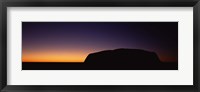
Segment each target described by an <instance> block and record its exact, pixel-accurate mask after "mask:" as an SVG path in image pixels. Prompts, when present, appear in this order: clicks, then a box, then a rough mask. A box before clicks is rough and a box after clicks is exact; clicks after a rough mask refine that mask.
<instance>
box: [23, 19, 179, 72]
mask: <svg viewBox="0 0 200 92" xmlns="http://www.w3.org/2000/svg"><path fill="white" fill-rule="evenodd" d="M22 70H178V22H22Z"/></svg>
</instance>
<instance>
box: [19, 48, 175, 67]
mask: <svg viewBox="0 0 200 92" xmlns="http://www.w3.org/2000/svg"><path fill="white" fill-rule="evenodd" d="M22 69H24V70H32V69H33V70H177V69H178V63H177V62H173V63H172V62H171V63H169V62H168V63H164V62H161V61H160V60H159V58H158V55H157V54H156V53H155V52H149V51H145V50H140V49H124V48H122V49H115V50H105V51H100V52H96V53H91V54H89V55H88V56H87V57H86V59H85V62H84V63H23V65H22Z"/></svg>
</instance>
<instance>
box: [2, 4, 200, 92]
mask: <svg viewBox="0 0 200 92" xmlns="http://www.w3.org/2000/svg"><path fill="white" fill-rule="evenodd" d="M69 6H70V7H105V6H106V7H193V23H194V24H193V29H194V31H193V36H194V45H193V46H194V49H193V51H194V60H193V61H194V65H193V66H194V68H193V69H194V78H193V82H194V85H185V86H181V85H133V86H131V85H119V86H115V85H87V86H84V85H76V86H73V85H66V86H61V85H52V86H48V85H42V86H40V85H7V64H6V63H7V7H69ZM0 16H1V17H0V28H1V29H0V52H1V54H0V59H1V60H0V90H1V92H35V91H37V92H54V91H55V92H90V91H91V92H92V91H97V92H100V91H102V92H107V91H115V92H122V91H123V92H199V91H200V90H199V88H200V86H199V83H200V79H199V78H200V73H199V71H200V70H199V69H200V68H199V67H200V66H199V58H198V53H199V42H198V39H199V37H198V36H199V32H198V31H199V29H200V25H199V24H200V18H199V16H200V0H1V1H0Z"/></svg>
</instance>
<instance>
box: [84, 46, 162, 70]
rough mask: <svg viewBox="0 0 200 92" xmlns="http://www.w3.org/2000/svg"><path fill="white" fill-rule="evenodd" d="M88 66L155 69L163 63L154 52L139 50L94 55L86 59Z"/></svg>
mask: <svg viewBox="0 0 200 92" xmlns="http://www.w3.org/2000/svg"><path fill="white" fill-rule="evenodd" d="M85 63H86V64H91V65H93V66H94V67H104V68H113V67H116V68H119V67H124V68H129V69H147V68H148V69H150V68H151V69H154V68H157V67H159V65H161V61H160V60H159V58H158V56H157V54H156V53H154V52H149V51H144V50H139V49H115V50H106V51H101V52H97V53H92V54H89V55H88V56H87V58H86V59H85Z"/></svg>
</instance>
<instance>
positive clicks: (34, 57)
mask: <svg viewBox="0 0 200 92" xmlns="http://www.w3.org/2000/svg"><path fill="white" fill-rule="evenodd" d="M88 54H89V52H81V51H73V52H72V51H64V50H63V51H61V50H57V51H56V50H42V51H27V52H25V51H23V55H22V62H84V60H85V58H86V57H87V55H88Z"/></svg>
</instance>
